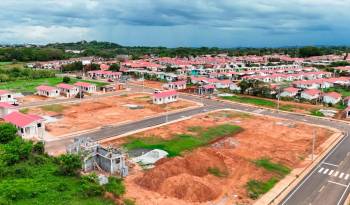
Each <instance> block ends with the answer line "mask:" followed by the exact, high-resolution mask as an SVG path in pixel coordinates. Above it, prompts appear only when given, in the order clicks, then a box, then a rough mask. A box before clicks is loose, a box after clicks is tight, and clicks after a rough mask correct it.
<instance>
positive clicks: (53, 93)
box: [36, 82, 96, 98]
mask: <svg viewBox="0 0 350 205" xmlns="http://www.w3.org/2000/svg"><path fill="white" fill-rule="evenodd" d="M36 91H37V94H38V95H40V96H45V97H58V96H60V95H63V96H65V97H68V98H70V97H75V96H76V95H77V94H78V93H79V92H80V91H81V92H84V93H95V92H96V85H95V84H91V83H87V82H76V83H74V84H73V85H70V84H65V83H60V84H58V85H57V86H56V87H53V86H47V85H40V86H38V87H37V88H36Z"/></svg>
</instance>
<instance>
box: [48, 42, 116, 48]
mask: <svg viewBox="0 0 350 205" xmlns="http://www.w3.org/2000/svg"><path fill="white" fill-rule="evenodd" d="M44 47H49V48H58V49H65V50H68V49H69V50H86V49H117V48H121V47H123V46H121V45H119V44H116V43H112V42H99V41H90V42H87V41H79V42H75V43H52V44H47V45H46V46H44Z"/></svg>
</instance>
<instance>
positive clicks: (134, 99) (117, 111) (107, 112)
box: [29, 94, 196, 136]
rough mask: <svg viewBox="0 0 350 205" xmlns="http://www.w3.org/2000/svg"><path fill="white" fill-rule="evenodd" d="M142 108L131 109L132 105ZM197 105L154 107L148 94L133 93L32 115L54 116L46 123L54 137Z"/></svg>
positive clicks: (37, 109)
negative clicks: (54, 120)
mask: <svg viewBox="0 0 350 205" xmlns="http://www.w3.org/2000/svg"><path fill="white" fill-rule="evenodd" d="M134 105H137V106H140V107H139V108H137V109H135V108H131V107H130V106H134ZM190 106H196V104H195V103H193V102H190V101H185V100H179V101H177V102H174V103H170V104H168V105H167V106H165V105H154V104H152V97H151V95H148V94H131V95H124V96H114V97H104V98H98V99H94V100H88V101H84V102H81V103H76V104H62V105H51V106H43V107H35V108H30V110H29V113H35V114H40V115H47V116H52V117H55V118H56V119H58V121H56V122H51V123H47V124H46V129H47V132H48V133H49V134H50V135H53V136H60V135H65V134H68V133H73V132H77V131H82V130H88V129H94V128H99V127H101V126H108V125H113V124H117V123H121V122H125V121H131V120H140V119H142V118H144V117H148V116H153V115H156V114H159V113H162V112H165V111H174V110H177V109H183V108H187V107H190Z"/></svg>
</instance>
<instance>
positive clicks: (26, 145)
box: [1, 137, 33, 165]
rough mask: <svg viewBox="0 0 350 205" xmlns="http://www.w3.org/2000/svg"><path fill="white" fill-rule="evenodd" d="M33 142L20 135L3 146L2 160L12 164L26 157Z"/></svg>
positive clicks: (30, 150)
mask: <svg viewBox="0 0 350 205" xmlns="http://www.w3.org/2000/svg"><path fill="white" fill-rule="evenodd" d="M32 148H33V144H32V143H31V142H27V141H25V140H23V139H22V138H20V137H16V138H15V139H14V140H12V141H11V142H9V143H8V144H5V145H4V146H3V154H2V156H1V159H2V161H3V162H4V163H5V164H7V165H13V164H15V163H17V162H19V161H21V160H26V159H28V157H29V155H30V153H31V152H32Z"/></svg>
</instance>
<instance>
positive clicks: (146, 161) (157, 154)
mask: <svg viewBox="0 0 350 205" xmlns="http://www.w3.org/2000/svg"><path fill="white" fill-rule="evenodd" d="M166 156H168V153H167V152H166V151H164V150H160V149H154V150H151V151H149V152H147V153H145V154H143V155H141V156H138V157H135V158H133V159H132V161H133V162H135V163H140V164H143V165H153V164H154V163H156V162H157V161H158V160H160V159H162V158H164V157H166Z"/></svg>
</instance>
